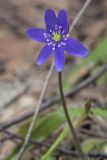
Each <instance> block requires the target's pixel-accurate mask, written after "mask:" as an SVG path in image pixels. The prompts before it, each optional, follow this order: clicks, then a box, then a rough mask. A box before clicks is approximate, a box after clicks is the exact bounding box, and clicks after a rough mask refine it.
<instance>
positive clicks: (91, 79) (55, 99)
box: [0, 65, 107, 131]
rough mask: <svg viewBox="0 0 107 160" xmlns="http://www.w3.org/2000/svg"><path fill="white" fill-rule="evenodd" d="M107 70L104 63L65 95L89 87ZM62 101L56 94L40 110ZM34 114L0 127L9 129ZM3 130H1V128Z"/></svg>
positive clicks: (28, 114)
mask: <svg viewBox="0 0 107 160" xmlns="http://www.w3.org/2000/svg"><path fill="white" fill-rule="evenodd" d="M106 71H107V66H106V65H103V66H102V67H101V68H100V69H99V71H98V72H97V73H96V74H95V75H94V76H91V77H89V78H87V79H86V80H84V81H83V82H81V83H80V84H78V85H77V86H76V87H75V88H74V89H72V91H70V92H68V93H66V94H64V96H65V97H69V98H70V97H71V96H74V95H75V94H76V93H78V92H79V91H81V90H82V89H84V88H86V87H88V86H89V85H90V84H92V83H93V82H95V81H96V80H97V79H99V78H101V76H102V75H103V74H104V73H105V72H106ZM59 101H60V97H59V96H55V97H53V98H52V99H51V100H48V101H46V102H45V103H43V104H42V105H41V109H40V111H42V110H44V109H46V108H48V107H52V105H54V104H55V103H57V102H59ZM32 115H33V112H30V113H27V114H24V115H23V116H22V117H19V118H17V119H14V120H12V121H10V122H8V123H6V124H1V125H0V127H1V128H3V129H7V128H9V127H12V126H13V125H17V124H19V123H21V122H23V121H25V120H26V119H28V118H30V117H31V116H32ZM0 131H1V130H0Z"/></svg>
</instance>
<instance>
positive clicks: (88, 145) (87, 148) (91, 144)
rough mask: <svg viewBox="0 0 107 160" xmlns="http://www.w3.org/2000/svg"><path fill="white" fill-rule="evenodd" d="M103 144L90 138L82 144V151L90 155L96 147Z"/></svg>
mask: <svg viewBox="0 0 107 160" xmlns="http://www.w3.org/2000/svg"><path fill="white" fill-rule="evenodd" d="M101 143H102V141H101V140H98V139H95V138H94V139H93V138H90V139H87V140H85V142H84V143H83V144H82V149H83V151H84V153H89V152H90V151H91V150H92V149H93V148H94V147H96V146H98V145H99V144H101Z"/></svg>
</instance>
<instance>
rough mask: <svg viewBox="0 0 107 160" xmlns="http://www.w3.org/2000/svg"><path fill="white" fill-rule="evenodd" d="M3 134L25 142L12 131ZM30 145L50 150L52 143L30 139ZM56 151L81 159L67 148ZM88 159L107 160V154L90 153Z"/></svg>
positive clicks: (59, 148)
mask: <svg viewBox="0 0 107 160" xmlns="http://www.w3.org/2000/svg"><path fill="white" fill-rule="evenodd" d="M2 131H3V132H5V134H7V135H8V136H9V137H11V138H12V137H13V138H15V139H17V140H20V141H24V138H23V137H21V136H18V135H17V134H15V133H11V132H10V131H6V130H2ZM9 137H6V139H4V140H3V141H5V140H8V138H9ZM29 143H31V144H33V145H39V146H44V147H46V148H50V147H51V145H52V144H50V143H45V142H38V141H35V140H33V139H30V140H29ZM56 151H58V152H60V153H62V154H64V155H68V156H69V155H72V156H76V157H79V154H78V153H77V152H76V151H72V150H69V149H65V148H62V147H58V148H56ZM88 157H90V158H99V157H100V158H107V154H105V153H100V152H95V153H89V154H88Z"/></svg>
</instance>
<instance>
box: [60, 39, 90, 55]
mask: <svg viewBox="0 0 107 160" xmlns="http://www.w3.org/2000/svg"><path fill="white" fill-rule="evenodd" d="M65 43H66V45H65V46H63V48H64V50H65V51H67V52H68V53H69V54H70V55H72V56H76V57H86V56H88V53H89V51H88V49H87V48H86V47H85V46H84V45H83V44H81V43H80V42H79V41H78V40H76V39H74V38H68V39H67V40H66V41H65Z"/></svg>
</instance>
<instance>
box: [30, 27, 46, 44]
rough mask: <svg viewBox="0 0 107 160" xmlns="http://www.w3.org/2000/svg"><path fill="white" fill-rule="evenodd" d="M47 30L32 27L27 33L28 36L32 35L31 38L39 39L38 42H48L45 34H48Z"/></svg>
mask: <svg viewBox="0 0 107 160" xmlns="http://www.w3.org/2000/svg"><path fill="white" fill-rule="evenodd" d="M46 33H47V31H45V30H44V29H40V28H30V29H28V30H27V35H28V37H30V38H31V39H33V40H35V41H38V42H42V43H46V39H45V36H44V34H46Z"/></svg>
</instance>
